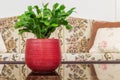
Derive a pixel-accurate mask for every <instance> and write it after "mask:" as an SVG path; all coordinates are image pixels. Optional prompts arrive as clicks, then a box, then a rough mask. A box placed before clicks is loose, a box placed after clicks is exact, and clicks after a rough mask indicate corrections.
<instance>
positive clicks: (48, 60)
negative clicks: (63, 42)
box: [25, 39, 61, 72]
mask: <svg viewBox="0 0 120 80" xmlns="http://www.w3.org/2000/svg"><path fill="white" fill-rule="evenodd" d="M25 61H26V64H27V66H28V67H29V68H30V69H31V70H32V71H33V72H51V71H54V70H55V69H56V68H57V67H58V66H59V64H60V63H61V50H60V44H59V40H58V39H27V41H26V49H25Z"/></svg>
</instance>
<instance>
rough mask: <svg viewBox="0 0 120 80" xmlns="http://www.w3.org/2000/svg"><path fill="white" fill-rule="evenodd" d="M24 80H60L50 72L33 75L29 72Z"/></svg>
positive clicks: (55, 74) (56, 74)
mask: <svg viewBox="0 0 120 80" xmlns="http://www.w3.org/2000/svg"><path fill="white" fill-rule="evenodd" d="M26 80H61V79H60V76H59V75H58V73H57V72H56V71H55V72H51V73H34V72H31V73H29V75H28V76H27V78H26Z"/></svg>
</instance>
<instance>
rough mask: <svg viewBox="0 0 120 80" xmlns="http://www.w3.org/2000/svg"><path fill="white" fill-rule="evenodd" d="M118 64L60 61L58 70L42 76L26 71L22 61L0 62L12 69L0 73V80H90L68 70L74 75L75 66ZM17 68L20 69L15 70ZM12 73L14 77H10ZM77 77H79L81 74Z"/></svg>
mask: <svg viewBox="0 0 120 80" xmlns="http://www.w3.org/2000/svg"><path fill="white" fill-rule="evenodd" d="M119 63H120V61H119V60H118V61H112V60H111V61H62V62H61V65H60V67H59V69H57V70H56V71H54V72H51V73H47V74H43V73H33V72H32V71H31V70H27V71H26V69H27V66H26V64H25V62H24V61H0V65H3V64H4V65H5V66H6V67H8V65H10V66H9V67H10V68H12V70H13V71H12V72H11V71H10V70H9V69H7V70H6V71H7V73H6V74H5V73H4V74H3V73H1V75H0V80H90V79H88V78H85V75H84V76H83V77H84V78H82V77H78V76H77V75H75V74H72V73H71V71H70V70H72V71H73V72H74V73H78V71H79V70H78V71H77V69H76V70H75V68H77V67H78V66H75V65H79V64H80V65H82V66H85V65H87V66H90V65H91V64H99V65H103V64H110V65H111V64H119ZM18 66H19V67H20V68H17V67H18ZM65 66H66V67H65ZM67 67H72V68H70V70H68V69H67ZM63 68H64V69H66V70H65V71H66V72H65V73H66V74H67V73H71V74H68V75H69V78H64V77H66V76H65V75H66V74H63V72H62V70H61V69H63ZM84 68H85V67H84ZM18 69H19V70H21V71H22V72H24V73H25V74H24V73H20V72H18V73H17V71H19V70H18ZM79 69H81V68H79ZM69 71H70V72H69ZM81 71H82V70H81ZM8 73H9V74H8ZM13 73H14V75H11V74H13ZM15 73H16V74H15ZM79 73H82V72H79ZM73 75H74V77H73ZM79 75H80V76H81V74H79ZM8 76H11V77H8ZM92 78H93V79H91V80H99V79H98V78H97V77H96V75H94V74H93V75H92Z"/></svg>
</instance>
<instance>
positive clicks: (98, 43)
mask: <svg viewBox="0 0 120 80" xmlns="http://www.w3.org/2000/svg"><path fill="white" fill-rule="evenodd" d="M119 36H120V28H100V29H99V30H98V31H97V34H96V37H95V41H94V44H93V46H92V48H91V49H90V52H102V53H104V52H105V53H107V52H109V53H110V52H111V53H113V52H114V53H115V52H116V53H119V52H120V39H119Z"/></svg>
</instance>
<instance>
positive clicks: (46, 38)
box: [27, 38, 59, 40]
mask: <svg viewBox="0 0 120 80" xmlns="http://www.w3.org/2000/svg"><path fill="white" fill-rule="evenodd" d="M27 40H59V39H54V38H43V39H42V38H40V39H39V38H29V39H27Z"/></svg>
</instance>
